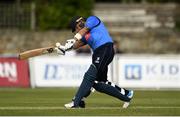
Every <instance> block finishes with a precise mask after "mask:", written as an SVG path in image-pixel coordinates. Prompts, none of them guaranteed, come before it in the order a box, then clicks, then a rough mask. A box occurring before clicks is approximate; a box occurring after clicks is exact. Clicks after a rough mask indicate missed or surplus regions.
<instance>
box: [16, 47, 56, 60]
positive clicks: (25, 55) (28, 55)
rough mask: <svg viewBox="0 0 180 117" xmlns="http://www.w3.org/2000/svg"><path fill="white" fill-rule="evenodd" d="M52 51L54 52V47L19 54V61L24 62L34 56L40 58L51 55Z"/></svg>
mask: <svg viewBox="0 0 180 117" xmlns="http://www.w3.org/2000/svg"><path fill="white" fill-rule="evenodd" d="M54 51H55V46H49V47H45V48H37V49H32V50H27V51H25V52H21V53H19V59H20V60H24V59H28V58H31V57H35V56H40V55H43V54H48V53H53V52H54Z"/></svg>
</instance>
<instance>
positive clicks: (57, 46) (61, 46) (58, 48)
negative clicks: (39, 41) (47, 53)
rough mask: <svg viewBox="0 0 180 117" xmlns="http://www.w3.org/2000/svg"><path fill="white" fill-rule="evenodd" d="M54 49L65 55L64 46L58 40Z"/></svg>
mask: <svg viewBox="0 0 180 117" xmlns="http://www.w3.org/2000/svg"><path fill="white" fill-rule="evenodd" d="M54 49H55V50H56V52H57V54H60V55H65V46H63V45H61V44H60V43H59V42H57V43H56V47H55V48H54Z"/></svg>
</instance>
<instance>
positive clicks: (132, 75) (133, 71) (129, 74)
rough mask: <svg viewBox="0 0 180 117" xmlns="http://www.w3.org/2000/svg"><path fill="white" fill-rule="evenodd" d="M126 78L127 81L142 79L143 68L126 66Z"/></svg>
mask: <svg viewBox="0 0 180 117" xmlns="http://www.w3.org/2000/svg"><path fill="white" fill-rule="evenodd" d="M124 73H125V78H126V79H136V80H139V79H141V78H142V68H141V65H126V66H125V72H124Z"/></svg>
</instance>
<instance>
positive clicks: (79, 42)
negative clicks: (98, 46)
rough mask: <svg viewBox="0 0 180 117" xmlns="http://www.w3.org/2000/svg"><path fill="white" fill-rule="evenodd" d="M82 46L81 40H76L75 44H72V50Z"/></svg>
mask: <svg viewBox="0 0 180 117" xmlns="http://www.w3.org/2000/svg"><path fill="white" fill-rule="evenodd" d="M83 45H84V43H83V42H82V41H81V40H76V42H75V43H74V44H73V49H78V48H79V47H81V46H83Z"/></svg>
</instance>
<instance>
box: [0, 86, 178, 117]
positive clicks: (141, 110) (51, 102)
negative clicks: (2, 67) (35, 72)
mask: <svg viewBox="0 0 180 117" xmlns="http://www.w3.org/2000/svg"><path fill="white" fill-rule="evenodd" d="M75 91H76V89H75V88H35V89H20V88H1V89H0V116H4V115H7V116H12V115H17V116H20V115H24V116H29V115H34V116H35V115H38V116H39V115H41V116H45V115H46V116H55V115H57V116H73V115H76V116H77V115H79V116H82V115H83V116H109V115H111V116H120V115H122V116H125V115H128V116H129V115H133V116H134V115H136V116H139V115H143V116H149V115H155V116H165V115H172V116H174V115H176V116H178V115H180V91H135V95H134V98H133V101H132V103H131V105H130V107H129V108H128V109H123V108H122V104H123V103H122V102H121V101H119V100H117V99H115V98H113V97H110V96H107V95H105V94H101V93H98V92H95V93H93V94H91V96H89V97H88V99H87V100H86V103H87V104H86V109H65V108H64V107H63V105H64V103H67V102H69V101H70V100H71V98H72V97H73V95H74V94H75Z"/></svg>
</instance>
